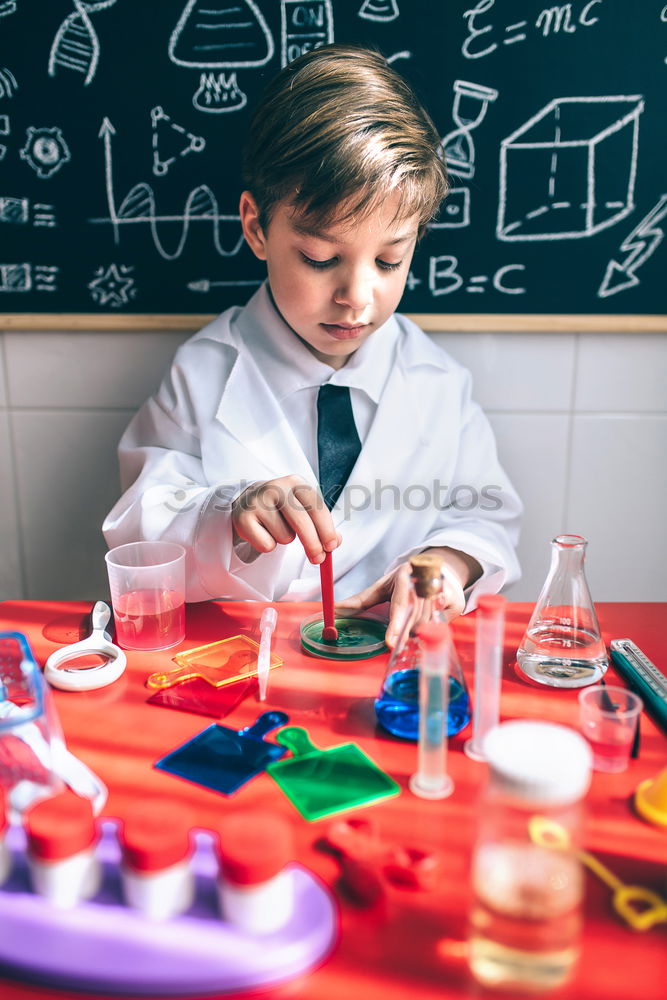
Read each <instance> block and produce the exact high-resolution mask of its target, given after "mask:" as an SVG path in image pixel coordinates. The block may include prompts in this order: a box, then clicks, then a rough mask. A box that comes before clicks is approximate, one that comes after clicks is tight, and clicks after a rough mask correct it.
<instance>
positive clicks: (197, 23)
mask: <svg viewBox="0 0 667 1000" xmlns="http://www.w3.org/2000/svg"><path fill="white" fill-rule="evenodd" d="M274 48H275V46H274V42H273V35H272V34H271V31H270V30H269V27H268V25H267V23H266V21H265V20H264V17H263V15H262V12H261V11H260V9H259V7H258V6H257V4H256V3H255V2H254V0H235V3H234V4H233V5H231V4H229V2H228V0H188V3H187V4H186V6H185V9H184V10H183V13H182V14H181V16H180V18H179V21H178V24H177V25H176V27H175V28H174V30H173V32H172V34H171V38H170V39H169V49H168V52H169V58H170V59H171V60H172V62H174V63H175V64H176V65H177V66H186V67H188V68H193V69H202V70H232V72H231V73H217V74H216V73H215V72H204V73H201V75H200V78H199V88H198V89H197V91H196V92H195V94H194V96H193V98H192V103H193V105H194V106H195V108H197V109H198V110H199V111H208V112H211V113H213V114H220V113H221V112H225V111H238V110H240V108H243V107H245V105H246V103H247V100H248V99H247V97H246V95H245V94H244V93H243V91H242V90H241V88H240V87H239V84H238V81H237V78H236V72H235V70H237V69H246V68H247V67H250V66H264V65H265V64H266V63H267V62H269V60H270V59H271V58H272V56H273V53H274Z"/></svg>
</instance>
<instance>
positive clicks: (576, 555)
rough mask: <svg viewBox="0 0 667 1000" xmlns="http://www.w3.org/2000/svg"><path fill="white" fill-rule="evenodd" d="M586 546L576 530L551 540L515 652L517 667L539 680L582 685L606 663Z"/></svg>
mask: <svg viewBox="0 0 667 1000" xmlns="http://www.w3.org/2000/svg"><path fill="white" fill-rule="evenodd" d="M586 545H587V542H586V539H585V538H582V537H581V535H558V537H557V538H554V539H553V541H552V542H551V566H550V568H549V573H548V576H547V578H546V581H545V583H544V586H543V587H542V592H541V593H540V596H539V598H538V600H537V604H536V605H535V610H534V611H533V614H532V616H531V619H530V622H529V623H528V628H527V629H526V633H525V635H524V637H523V639H522V641H521V645H520V646H519V649H518V651H517V656H516V660H517V664H518V666H519V669H520V670H521V671H522V672H523V673H524V674H525V675H526V676H527V677H529V678H530V679H531V680H534V681H537V682H538V683H539V684H548V685H551V686H552V687H562V688H578V687H585V686H586V685H587V684H596V683H598V681H599V680H600V678H601V677H602V676H603V675H604V674H605V672H606V670H607V666H608V665H609V664H608V660H607V652H606V649H605V646H604V643H603V641H602V636H601V633H600V626H599V625H598V619H597V615H596V613H595V607H594V605H593V601H592V599H591V595H590V591H589V589H588V584H587V582H586V576H585V574H584V559H585V555H586Z"/></svg>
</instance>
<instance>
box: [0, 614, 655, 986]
mask: <svg viewBox="0 0 667 1000" xmlns="http://www.w3.org/2000/svg"><path fill="white" fill-rule="evenodd" d="M91 605H92V602H87V603H84V602H56V601H53V602H45V601H41V602H37V601H17V602H5V603H3V604H0V629H1V630H15V631H21V632H24V633H25V634H26V635H27V637H28V639H29V641H30V643H31V646H32V648H33V651H34V653H35V655H36V657H37V659H38V660H39V662H40V663H44V661H45V660H46V658H47V656H48V655H49V654H50V653H51V652H52V651H53V650H54V649H58V648H60V645H61V644H62V643H65V642H73V641H76V640H77V639H79V638H81V637H82V636H83V635H85V634H86V626H87V621H88V615H89V612H90V608H91ZM263 607H264V605H260V604H255V603H251V602H248V603H243V602H210V603H204V604H195V605H190V606H189V607H188V609H187V624H186V636H187V638H186V640H185V642H184V644H183V645H182V646H181V647H179V648H180V649H181V650H182V649H185V648H190V647H194V646H198V645H201V644H202V643H205V642H212V641H214V640H216V639H221V638H225V637H227V636H231V635H237V634H239V633H243V634H247V635H250V636H251V637H253V638H255V639H258V637H259V636H258V627H259V619H260V615H261V611H262V608H263ZM277 609H278V625H277V629H276V634H275V637H274V651H275V652H276V653H277V654H278V655H279V656H280V657H282V659H283V660H284V665H283V667H281V668H278V669H276V670H274V671H272V672H271V678H270V685H269V694H268V699H267V702H266V703H265V704H260V703H259V702H257V701H255V699H254V698H248V699H246V700H245V701H244V702H242V703H241V705H239V706H238V707H237V708H236V709H234V710H233V712H232V713H231V714H230V715H228V716H227V717H226V718H225V720H224V724H225V725H228V726H230V727H233V728H235V729H241V728H243V727H244V726H246V725H249V724H250V723H251V722H253V721H254V719H255V718H256V717H257V715H258V714H260V712H261V711H265V710H267V709H280V710H282V711H285V712H287V713H288V715H289V723H290V725H297V726H304V727H305V728H306V729H307V730H308V733H309V735H310V737H311V739H312V740H313V742H315V743H316V744H317V745H318V746H321V747H326V746H332V745H336V744H340V743H347V742H349V741H353V742H355V743H357V744H358V745H359V746H360V747H361V748H362V749H363V750H364V751H366V752H367V753H368V754H369V755H370V756H371V757H372V758H373V760H375V762H376V763H377V764H378V765H379V766H380V767H382V768H383V769H384V770H386V771H387V772H388V773H389V774H390V775H391V776H392V777H393V778H394V779H395V780H396V781H397V782H398V783H399V784H400V785H401V789H402V792H401V794H400V795H399V796H398V797H396V798H392V799H387V800H384V801H383V802H380V803H377V804H374V805H372V806H371V807H369V808H366V809H362V810H357V811H356V812H353V813H350V814H345V815H355V816H360V817H361V816H364V817H366V818H368V819H372V820H373V821H374V823H375V824H376V825H377V827H378V828H379V831H380V834H381V836H382V837H383V838H384V839H387V840H389V841H391V842H392V843H395V844H396V845H406V846H414V847H418V848H422V849H427V850H435V851H438V852H439V853H440V854H441V855H442V857H443V868H442V875H441V878H440V880H439V882H438V883H437V885H436V886H435V887H434V888H432V889H428V890H423V891H420V890H407V889H400V888H397V887H391V886H390V887H388V889H387V898H386V900H385V901H384V903H383V904H382V905H381V906H378V907H375V908H371V909H369V908H362V907H359V906H355V905H353V904H352V903H351V902H349V901H347V900H346V899H345V898H344V897H343V896H341V895H340V894H338V899H339V906H340V917H341V935H340V940H339V942H338V945H337V947H336V949H335V951H334V952H333V954H332V955H331V956H330V958H329V959H328V960H327V962H326V963H325V964H324V965H323V966H322V967H321V968H319V969H317V970H315V971H313V972H312V973H310V974H309V975H308V976H304V977H302V978H300V979H298V980H293V981H292V982H290V983H287V984H285V985H281V986H278V987H272V988H270V989H265V990H260V991H255V992H254V993H252V994H243V996H250V995H252V996H253V997H267V998H268V997H271V998H274V1000H282V998H288V997H289V998H296V1000H342V998H345V997H347V996H349V997H355V998H356V997H360V996H361V997H364V998H365V1000H380V998H382V1000H405V998H406V997H419V1000H436V998H437V1000H449V998H451V1000H454V998H463V997H479V996H485V995H487V993H486V991H484V990H483V989H482V988H481V987H479V986H477V985H476V984H475V983H474V982H473V981H472V980H471V978H470V976H469V973H468V971H467V964H466V960H465V949H466V945H465V938H466V912H467V906H468V901H469V895H468V893H469V889H468V864H469V860H470V849H471V844H472V841H473V836H474V831H475V819H476V810H477V802H478V795H479V790H480V787H481V784H482V782H483V779H484V776H485V771H486V768H485V766H484V765H483V764H479V763H475V762H474V761H471V760H470V759H469V758H468V757H466V756H465V754H464V753H463V751H462V746H463V743H464V742H465V740H466V739H467V738H468V736H469V735H470V729H469V728H467V729H465V730H464V731H463V733H461V734H459V735H458V736H456V737H454V738H452V739H451V740H450V752H449V756H448V770H449V773H450V774H451V776H452V778H453V780H454V783H455V791H454V793H453V794H452V795H451V796H450V797H449V798H448V799H445V800H443V801H440V802H428V801H424V800H421V799H418V798H415V797H414V796H413V795H412V794H411V793H410V792H409V790H408V788H407V783H408V780H409V778H410V775H411V774H412V773H413V772H414V770H415V767H416V748H415V745H414V744H412V743H406V742H403V741H400V740H397V739H393V738H392V737H390V736H388V735H386V734H384V733H383V731H382V730H380V729H378V728H377V726H376V722H375V715H374V711H373V699H374V698H375V696H376V694H377V693H378V691H379V688H380V684H381V681H382V678H383V676H384V670H385V666H386V661H387V656H386V654H385V655H382V656H378V657H375V658H373V659H370V660H362V661H356V662H334V661H328V660H318V659H315V658H313V657H310V656H307V655H305V654H304V653H302V651H301V648H300V643H299V623H300V622H301V621H302V619H303V618H304V617H306V615H308V614H311V613H313V612H314V611H316V610H317V605H311V604H278V605H277ZM531 610H532V605H528V604H510V605H508V608H507V626H506V633H505V661H504V671H503V687H502V698H501V717H502V718H503V719H506V718H540V719H548V720H550V721H554V722H560V723H563V724H566V725H571V726H575V727H576V726H577V724H578V723H577V692H576V691H573V690H558V689H556V688H542V687H537V686H532V685H530V684H529V683H528V682H526V681H525V680H524V679H523V678H522V677H521V676H520V675H518V674H517V672H516V668H515V661H514V656H515V651H516V648H517V646H518V644H519V641H520V639H521V637H522V635H523V632H524V629H525V626H526V624H527V621H528V618H529V615H530V612H531ZM597 610H598V615H599V619H600V624H601V627H602V631H603V635H604V639H605V641H606V642H607V643H608V642H609V640H610V639H613V638H631V639H633V640H634V641H635V642H636V643H637V644H638V645H639V646H640V647H641V648H642V649H643V651H644V652H645V653H646V654H647V655H648V656H649V657H650V658H651V659H652V660H653V661H654V662H655V663H656V664H657V665H658V666H659V667H660V668H661V669H662V670H663V672H667V636H666V634H665V621H666V619H667V605H665V604H601V605H598V606H597ZM474 624H475V623H474V615H470V616H465V617H463V618H461V619H458V620H457V621H456V622H455V623H454V638H455V640H456V646H457V650H458V653H459V658H460V660H461V663H462V667H463V670H464V674H465V675H466V679H467V682H468V686H469V689H470V690H471V691H472V690H473V677H472V670H473V657H474V645H473V643H474ZM174 653H175V651H174V650H173V649H172V650H167V651H165V652H162V653H136V652H129V653H128V654H127V658H128V666H127V670H126V672H125V674H124V675H123V676H122V677H121V678H120V680H119V681H117V682H116V683H114V684H112V685H111V686H109V687H107V688H103V689H101V690H99V691H91V692H81V693H71V692H62V691H56V692H55V701H56V705H57V709H58V712H59V715H60V720H61V723H62V726H63V729H64V732H65V737H66V740H67V743H68V746H69V748H70V750H72V752H73V753H74V754H76V755H77V756H78V757H80V758H81V759H82V760H83V761H85V763H86V764H88V765H89V767H91V768H92V769H93V770H94V771H95V772H96V773H97V774H98V775H99V776H100V778H101V779H102V780H103V781H104V782H105V783H106V784H107V786H108V787H109V793H110V794H109V801H108V803H107V806H106V807H105V810H104V815H107V816H114V817H118V816H122V814H123V809H124V806H125V804H126V803H128V802H130V801H132V800H133V799H136V798H137V797H141V798H144V799H145V798H148V797H155V798H159V797H160V796H168V797H169V798H170V799H174V798H176V799H178V800H179V801H181V802H182V803H183V804H187V805H189V807H190V808H191V809H194V811H195V814H196V817H197V821H198V823H199V824H200V825H201V826H203V827H211V826H212V827H215V825H216V818H219V817H220V815H221V814H222V812H225V813H228V812H231V811H238V810H243V809H245V808H248V807H262V808H269V809H271V810H274V811H276V812H278V813H280V814H282V815H284V816H286V817H287V818H289V820H290V822H291V823H292V825H293V828H294V832H295V836H296V842H297V859H298V860H299V861H300V862H302V863H303V864H305V865H307V866H308V867H309V868H311V869H312V870H313V871H314V872H316V873H317V874H318V875H319V876H320V877H321V878H322V879H323V880H324V881H325V882H326V883H327V884H328V885H330V886H332V887H334V892H337V890H336V889H335V886H336V881H337V877H338V873H339V867H338V864H337V862H336V860H335V859H334V858H333V857H332V856H331V855H329V854H326V853H324V852H322V851H320V850H317V849H316V848H315V847H314V844H315V841H316V840H317V839H318V837H320V836H321V835H322V832H323V831H324V830H325V829H326V825H327V823H328V822H329V821H328V820H326V819H324V820H320V821H318V822H316V823H308V822H306V821H305V820H303V819H302V818H301V817H300V815H299V814H298V813H297V812H296V810H295V809H294V808H293V806H292V805H291V803H290V802H289V801H288V800H287V799H286V798H285V797H284V795H283V794H282V793H281V792H280V790H279V789H278V787H277V785H275V783H274V782H273V781H272V780H271V779H270V778H268V777H267V776H266V775H261V776H259V777H258V778H256V779H254V780H253V781H251V782H250V783H249V784H247V785H246V786H244V788H242V789H241V790H240V791H239V792H238V793H237V794H236V795H235V796H233V797H231V798H225V797H223V796H221V795H219V794H217V793H215V792H212V791H208V790H206V789H204V788H200V787H199V786H196V785H194V784H191V783H189V782H185V781H182V780H179V779H177V778H175V777H173V776H171V775H169V774H166V773H164V772H161V771H157V770H155V769H154V768H153V763H154V762H155V761H156V760H157V759H158V758H160V757H161V756H163V755H164V754H165V753H167V752H168V751H169V750H171V749H173V748H175V747H177V746H179V745H180V744H181V743H183V742H185V741H186V740H188V739H190V738H191V737H192V736H194V735H195V734H196V733H198V732H200V731H201V730H202V729H204V728H205V727H206V726H208V725H210V723H211V722H212V721H213V720H212V719H210V718H206V717H204V716H200V715H194V714H190V713H186V712H178V711H172V710H169V709H166V708H161V707H157V706H153V705H147V704H146V700H147V698H148V697H149V696H150V694H151V692H150V691H149V690H148V689H147V688H146V687H145V680H146V677H147V676H148V674H150V673H152V672H154V671H156V670H158V669H160V668H162V669H165V670H168V669H170V668H171V667H173V666H174V664H173V662H172V659H171V658H172V656H173V655H174ZM607 680H608V682H609V683H621V684H624V681H623V680H622V679H620V678H619V677H618V676H617V675H616V674H615V671H614V668H613V666H612V667H610V671H609V674H608V675H607ZM641 733H642V738H641V752H640V755H639V758H638V759H636V760H633V761H631V762H630V766H629V768H628V770H627V771H625V772H624V773H622V774H598V773H596V774H595V775H594V777H593V783H592V787H591V790H590V792H589V795H588V798H587V803H588V811H587V820H586V835H585V845H586V847H587V849H588V850H590V851H592V852H593V853H595V854H597V856H598V857H599V858H600V859H601V860H602V861H603V862H604V863H605V864H607V865H608V866H609V867H610V868H611V869H612V871H614V872H615V873H616V874H617V875H619V877H621V878H622V879H623V880H624V881H626V882H630V883H634V884H640V885H645V886H647V887H649V888H652V889H654V890H656V891H658V892H660V893H661V894H662V895H667V869H666V868H665V860H666V858H667V850H666V848H667V830H666V829H665V828H660V827H656V826H652V825H650V824H648V823H646V822H645V821H643V820H642V819H640V818H639V817H638V816H637V814H636V813H635V812H634V809H633V806H632V795H633V792H634V790H635V788H636V787H637V785H638V784H639V783H640V781H643V780H644V779H645V778H649V777H653V776H655V775H656V774H657V773H658V772H659V771H660V770H661V769H662V768H664V767H665V766H667V739H666V738H665V736H664V735H663V734H662V733H661V731H660V730H659V729H658V728H657V727H656V726H655V724H654V723H653V721H652V720H651V719H650V717H649V716H647V715H646V714H645V713H644V714H643V715H642V718H641ZM585 915H586V921H585V932H584V947H583V956H582V961H581V963H580V966H579V968H578V970H577V973H576V975H575V978H574V979H573V981H572V982H571V984H570V985H569V986H567V987H566V988H564V989H562V990H560V991H559V992H558V994H557V996H558V997H559V998H560V997H566V998H571V1000H575V998H576V1000H587V998H590V1000H627V997H628V996H629V995H636V996H638V997H641V1000H658V998H660V1000H662V998H664V996H665V982H666V981H667V958H666V953H667V949H666V948H665V943H666V940H667V923H663V924H660V925H657V926H656V927H654V928H653V929H652V930H650V931H648V932H644V933H638V932H634V931H632V930H630V929H628V928H627V927H626V926H625V925H624V924H623V923H622V922H621V921H620V919H618V918H617V917H616V916H615V914H614V911H613V909H612V907H611V899H610V892H609V890H608V889H607V888H606V887H605V886H603V885H602V884H601V883H600V882H599V881H598V880H596V879H595V878H593V877H592V876H590V875H587V895H586V904H585ZM0 974H1V973H0ZM1 991H2V996H3V998H4V1000H19V998H20V1000H36V998H38V997H43V996H44V995H45V994H46V992H47V991H45V989H44V988H43V987H39V988H37V987H32V986H30V985H27V984H23V983H18V982H10V981H7V980H5V981H3V982H2V985H1ZM54 995H57V996H61V997H62V996H65V995H66V994H63V993H57V994H55V993H54ZM235 995H236V996H240V994H235ZM72 996H74V994H72ZM76 996H78V997H79V998H80V997H81V994H76Z"/></svg>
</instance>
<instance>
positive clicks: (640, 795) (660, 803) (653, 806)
mask: <svg viewBox="0 0 667 1000" xmlns="http://www.w3.org/2000/svg"><path fill="white" fill-rule="evenodd" d="M635 806H636V808H637V812H638V813H639V814H640V816H643V818H644V819H646V820H648V821H649V823H655V824H656V826H667V767H666V768H664V770H662V771H661V772H660V774H658V775H657V776H656V777H655V778H647V779H646V781H642V783H641V784H640V785H638V786H637V790H636V791H635Z"/></svg>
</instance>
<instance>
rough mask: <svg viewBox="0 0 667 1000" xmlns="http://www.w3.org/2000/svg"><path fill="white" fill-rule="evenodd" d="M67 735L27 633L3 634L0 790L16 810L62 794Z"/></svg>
mask: <svg viewBox="0 0 667 1000" xmlns="http://www.w3.org/2000/svg"><path fill="white" fill-rule="evenodd" d="M59 742H62V731H61V729H60V723H59V721H58V716H57V714H56V711H55V707H54V705H53V702H52V700H51V693H50V691H49V688H48V686H47V685H46V684H45V683H44V678H43V677H42V672H41V670H40V669H39V666H38V665H37V663H36V661H35V658H34V656H33V654H32V650H31V649H30V646H29V645H28V642H27V640H26V638H25V636H24V635H23V634H22V633H21V632H0V786H2V787H3V788H4V790H5V793H6V795H7V796H8V800H9V805H10V811H11V812H12V814H13V815H16V814H18V815H20V814H21V813H22V812H23V810H24V809H26V808H27V807H28V806H29V805H31V803H32V802H33V801H36V800H37V799H40V798H46V797H48V796H50V795H54V794H55V793H56V792H59V791H62V789H63V788H64V785H63V782H62V781H61V779H60V777H59V775H58V774H57V767H56V749H57V748H56V746H55V744H57V743H59Z"/></svg>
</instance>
